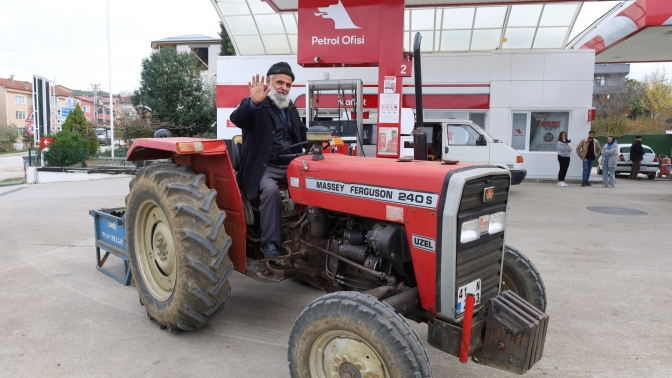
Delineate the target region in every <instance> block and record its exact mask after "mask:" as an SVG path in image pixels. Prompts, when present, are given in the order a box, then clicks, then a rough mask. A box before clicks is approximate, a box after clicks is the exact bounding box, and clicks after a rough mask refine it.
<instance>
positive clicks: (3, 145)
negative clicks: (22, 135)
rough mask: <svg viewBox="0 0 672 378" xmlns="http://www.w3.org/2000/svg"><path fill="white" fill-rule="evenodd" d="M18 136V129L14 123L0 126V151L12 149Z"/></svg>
mask: <svg viewBox="0 0 672 378" xmlns="http://www.w3.org/2000/svg"><path fill="white" fill-rule="evenodd" d="M18 138H19V130H18V129H17V128H16V126H15V125H13V124H11V125H9V126H0V152H10V151H14V143H15V142H16V140H17V139H18Z"/></svg>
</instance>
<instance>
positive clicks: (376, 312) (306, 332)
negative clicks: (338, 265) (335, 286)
mask: <svg viewBox="0 0 672 378" xmlns="http://www.w3.org/2000/svg"><path fill="white" fill-rule="evenodd" d="M287 355H288V359H289V370H290V374H291V376H292V377H294V378H304V377H306V378H307V377H319V378H327V377H328V378H337V377H338V378H343V377H351V378H356V377H380V378H383V377H385V378H396V377H400V378H401V377H404V378H405V377H416V378H425V377H431V376H432V371H431V368H430V366H429V359H428V357H427V352H426V351H425V349H424V347H423V346H422V342H421V341H420V338H419V337H418V335H417V333H415V331H414V330H413V329H411V327H410V326H409V325H408V323H406V321H405V320H404V318H403V317H401V315H399V314H397V313H396V312H395V311H394V309H393V308H392V307H390V306H389V305H388V304H386V303H383V302H380V301H378V299H377V298H375V297H373V296H370V295H367V294H361V293H355V292H336V293H331V294H327V295H324V296H322V297H320V298H318V299H316V300H315V301H313V302H312V303H311V304H309V305H308V307H306V308H305V309H304V310H303V312H302V313H301V315H300V316H299V318H298V319H297V320H296V322H295V323H294V328H293V329H292V333H291V334H290V337H289V350H288V353H287Z"/></svg>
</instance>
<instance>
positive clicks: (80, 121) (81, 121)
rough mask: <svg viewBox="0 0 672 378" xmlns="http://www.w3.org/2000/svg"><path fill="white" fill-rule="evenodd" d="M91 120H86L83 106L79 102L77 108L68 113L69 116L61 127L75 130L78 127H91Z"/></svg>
mask: <svg viewBox="0 0 672 378" xmlns="http://www.w3.org/2000/svg"><path fill="white" fill-rule="evenodd" d="M90 126H91V122H89V121H87V120H86V117H84V113H83V112H82V108H81V107H80V106H79V104H77V105H75V110H74V111H72V112H70V113H68V117H67V118H66V119H65V122H63V125H62V126H61V129H63V130H68V131H75V129H76V128H82V127H90Z"/></svg>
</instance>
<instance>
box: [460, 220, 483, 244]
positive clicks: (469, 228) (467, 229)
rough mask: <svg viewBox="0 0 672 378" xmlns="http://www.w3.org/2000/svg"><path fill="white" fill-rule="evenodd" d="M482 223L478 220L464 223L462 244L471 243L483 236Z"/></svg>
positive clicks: (461, 237) (461, 235) (461, 234)
mask: <svg viewBox="0 0 672 378" xmlns="http://www.w3.org/2000/svg"><path fill="white" fill-rule="evenodd" d="M480 227H481V226H480V223H479V220H478V219H474V220H470V221H468V222H464V223H462V232H461V233H460V243H469V242H470V241H474V240H476V239H478V238H479V237H480V236H481V235H480V234H481V232H480Z"/></svg>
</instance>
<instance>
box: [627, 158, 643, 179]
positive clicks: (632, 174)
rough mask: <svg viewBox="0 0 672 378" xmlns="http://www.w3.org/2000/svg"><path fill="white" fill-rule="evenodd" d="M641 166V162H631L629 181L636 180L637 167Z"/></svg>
mask: <svg viewBox="0 0 672 378" xmlns="http://www.w3.org/2000/svg"><path fill="white" fill-rule="evenodd" d="M641 164H642V161H641V160H633V161H632V167H631V168H630V178H631V179H633V180H634V179H636V178H637V175H638V174H639V167H640V165H641Z"/></svg>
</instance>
